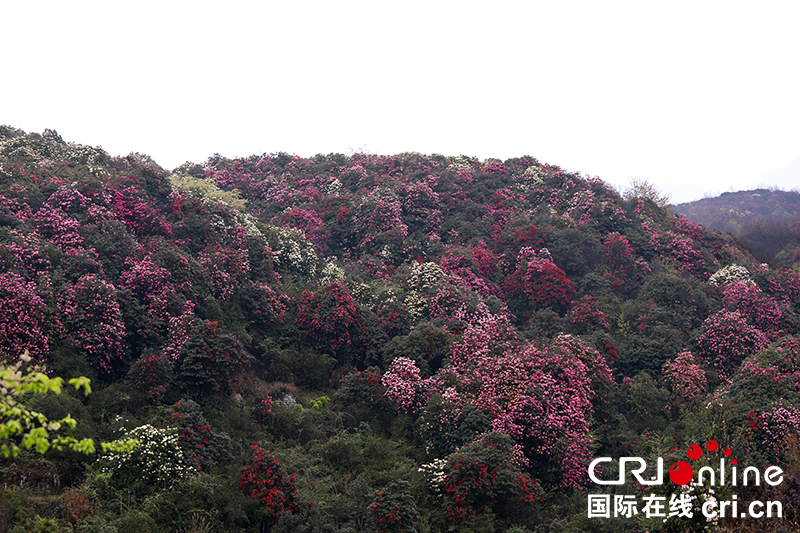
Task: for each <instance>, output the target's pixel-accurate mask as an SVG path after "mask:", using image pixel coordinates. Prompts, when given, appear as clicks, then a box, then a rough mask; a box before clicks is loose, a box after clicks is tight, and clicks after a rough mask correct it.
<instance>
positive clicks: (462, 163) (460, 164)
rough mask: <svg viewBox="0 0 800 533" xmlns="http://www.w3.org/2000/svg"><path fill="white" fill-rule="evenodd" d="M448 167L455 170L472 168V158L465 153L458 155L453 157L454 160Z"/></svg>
mask: <svg viewBox="0 0 800 533" xmlns="http://www.w3.org/2000/svg"><path fill="white" fill-rule="evenodd" d="M447 168H448V169H449V170H455V171H459V170H464V169H470V168H472V159H471V158H469V157H467V156H465V155H460V156H458V157H455V158H454V159H453V162H452V163H450V165H448V167H447Z"/></svg>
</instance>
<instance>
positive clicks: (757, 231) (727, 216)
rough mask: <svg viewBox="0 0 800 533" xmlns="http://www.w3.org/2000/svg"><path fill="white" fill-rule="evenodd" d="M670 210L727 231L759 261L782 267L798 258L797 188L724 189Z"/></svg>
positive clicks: (799, 218) (799, 219)
mask: <svg viewBox="0 0 800 533" xmlns="http://www.w3.org/2000/svg"><path fill="white" fill-rule="evenodd" d="M673 210H674V211H675V212H676V213H679V214H681V215H684V216H685V217H687V218H688V219H690V220H692V221H694V222H696V223H698V224H701V225H703V226H705V227H706V228H708V229H710V230H713V231H720V232H722V233H730V234H731V235H733V236H734V237H736V238H737V239H739V240H740V241H741V242H742V243H743V244H744V245H745V246H747V247H748V248H750V251H751V252H752V253H753V255H754V256H755V257H756V258H757V259H759V260H760V261H763V262H767V263H770V264H772V265H775V266H779V267H786V268H792V267H793V266H795V265H798V262H800V193H799V192H796V191H781V190H770V189H755V190H752V191H738V192H726V193H723V194H721V195H719V196H716V197H714V198H703V199H702V200H697V201H695V202H687V203H684V204H678V205H676V206H675V207H674V208H673Z"/></svg>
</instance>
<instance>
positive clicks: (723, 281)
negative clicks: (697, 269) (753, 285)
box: [708, 265, 753, 285]
mask: <svg viewBox="0 0 800 533" xmlns="http://www.w3.org/2000/svg"><path fill="white" fill-rule="evenodd" d="M735 281H753V280H752V278H751V277H750V272H749V271H748V270H747V267H743V266H741V265H728V266H726V267H725V268H721V269H719V270H717V271H716V272H715V273H714V275H713V276H711V277H710V278H709V280H708V282H709V283H711V284H712V285H727V284H728V283H733V282H735Z"/></svg>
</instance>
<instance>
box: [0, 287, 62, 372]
mask: <svg viewBox="0 0 800 533" xmlns="http://www.w3.org/2000/svg"><path fill="white" fill-rule="evenodd" d="M47 332H48V328H47V314H46V304H45V301H44V300H43V299H42V297H41V296H39V294H38V290H37V286H36V283H35V282H33V281H29V280H26V279H25V278H23V277H22V276H20V275H18V274H15V273H14V272H3V273H2V274H0V359H6V360H9V361H15V360H16V359H17V358H18V357H19V356H20V354H22V353H24V352H25V351H26V350H27V351H28V352H29V354H30V356H31V357H32V358H34V359H35V360H37V361H40V360H41V359H42V358H43V357H44V356H45V355H47V353H48V352H49V349H50V344H49V341H48V334H47Z"/></svg>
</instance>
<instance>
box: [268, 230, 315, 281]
mask: <svg viewBox="0 0 800 533" xmlns="http://www.w3.org/2000/svg"><path fill="white" fill-rule="evenodd" d="M271 229H272V231H273V232H274V234H275V236H276V237H277V240H278V243H277V245H276V246H273V247H272V251H273V252H274V253H275V258H276V259H277V260H278V262H279V263H280V264H281V265H282V266H284V267H289V268H291V269H292V270H294V271H296V272H298V273H300V274H302V275H303V276H307V277H314V275H315V274H316V272H317V262H318V258H317V254H316V252H315V251H314V245H313V244H311V243H310V242H308V239H306V236H305V234H304V233H303V232H302V231H301V230H299V229H296V228H286V227H272V228H271Z"/></svg>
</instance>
